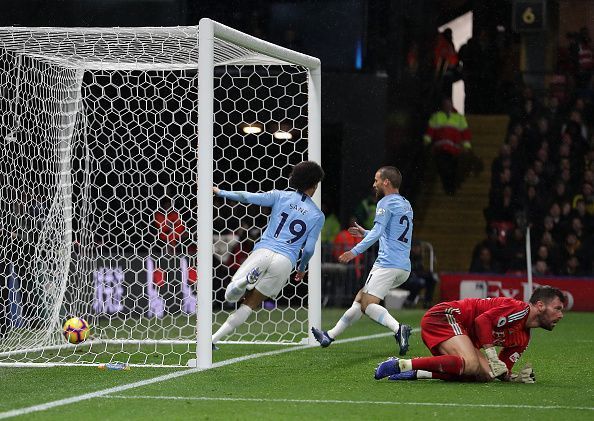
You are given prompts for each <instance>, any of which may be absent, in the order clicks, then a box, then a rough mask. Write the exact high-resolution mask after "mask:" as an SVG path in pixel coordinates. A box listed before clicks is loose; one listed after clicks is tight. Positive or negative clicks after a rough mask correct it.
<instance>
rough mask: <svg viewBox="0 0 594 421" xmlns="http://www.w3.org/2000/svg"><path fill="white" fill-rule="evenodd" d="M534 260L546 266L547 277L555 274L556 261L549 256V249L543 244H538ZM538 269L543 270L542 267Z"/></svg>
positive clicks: (556, 268) (556, 269)
mask: <svg viewBox="0 0 594 421" xmlns="http://www.w3.org/2000/svg"><path fill="white" fill-rule="evenodd" d="M535 260H536V261H537V262H538V261H542V262H544V263H545V264H546V271H547V275H550V274H552V273H556V272H557V271H558V269H559V268H558V264H559V262H558V261H555V259H554V258H553V256H551V254H550V252H549V248H548V247H547V246H545V245H544V244H540V245H539V246H538V249H537V250H536V256H535ZM539 269H543V268H542V267H541V268H539Z"/></svg>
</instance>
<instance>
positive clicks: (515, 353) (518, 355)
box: [509, 352, 520, 363]
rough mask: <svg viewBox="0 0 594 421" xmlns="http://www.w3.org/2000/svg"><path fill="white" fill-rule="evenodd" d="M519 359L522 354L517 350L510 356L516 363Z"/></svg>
mask: <svg viewBox="0 0 594 421" xmlns="http://www.w3.org/2000/svg"><path fill="white" fill-rule="evenodd" d="M519 359H520V354H518V353H517V352H514V353H513V354H511V355H510V356H509V360H510V361H511V362H514V363H515V362H518V360H519Z"/></svg>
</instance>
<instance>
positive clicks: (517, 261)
mask: <svg viewBox="0 0 594 421" xmlns="http://www.w3.org/2000/svg"><path fill="white" fill-rule="evenodd" d="M506 255H507V258H506V262H507V265H506V266H507V272H511V273H525V272H526V235H525V228H520V227H515V228H514V230H513V232H512V235H511V237H510V239H509V241H508V243H507V247H506Z"/></svg>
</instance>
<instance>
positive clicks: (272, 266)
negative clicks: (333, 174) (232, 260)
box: [212, 161, 324, 346]
mask: <svg viewBox="0 0 594 421" xmlns="http://www.w3.org/2000/svg"><path fill="white" fill-rule="evenodd" d="M323 178H324V170H322V167H320V165H318V164H317V163H315V162H312V161H304V162H301V163H299V164H297V165H295V166H294V167H293V171H292V172H291V175H290V177H289V186H290V187H292V188H294V189H295V190H296V191H279V190H272V191H269V192H266V193H249V192H245V191H237V192H230V191H225V190H221V189H219V188H217V187H213V189H212V190H213V193H214V194H215V195H217V196H220V197H223V198H226V199H231V200H235V201H238V202H241V203H251V204H255V205H259V206H266V207H270V208H272V210H271V213H270V221H269V223H268V227H267V228H266V230H265V231H264V233H263V234H262V237H261V238H260V241H259V242H258V243H256V245H255V246H254V250H253V252H252V253H251V254H250V256H249V257H248V258H247V259H246V260H245V261H244V262H243V264H242V265H241V266H240V268H239V269H238V270H237V272H236V273H235V275H234V276H233V278H232V280H231V282H230V283H229V285H228V286H227V289H226V291H225V299H226V300H227V301H229V302H231V303H235V302H238V301H239V300H240V299H241V298H242V297H243V296H244V295H245V300H244V301H243V302H242V304H241V305H240V306H239V308H238V309H237V310H236V311H235V312H234V313H233V314H231V315H230V316H229V317H228V318H227V320H226V321H225V323H223V324H222V325H221V327H220V328H219V330H217V331H216V333H215V334H214V335H213V336H212V343H213V346H214V344H216V343H217V342H218V341H219V340H220V339H221V338H222V337H223V336H225V335H228V334H229V333H231V332H233V331H234V330H235V329H236V328H237V327H238V326H239V325H241V324H242V323H243V322H245V321H246V320H247V318H248V317H249V316H250V314H251V313H252V311H253V310H254V309H256V308H257V307H259V306H260V305H261V304H262V301H264V299H266V298H267V297H270V298H274V297H276V296H277V295H278V293H279V292H280V291H281V290H282V289H283V287H284V286H285V285H286V283H287V282H288V280H289V277H290V275H291V271H292V270H293V267H295V264H296V262H297V258H298V256H299V252H300V251H301V249H303V252H302V255H301V261H300V263H299V267H298V268H297V274H296V275H295V280H296V281H300V280H302V279H303V277H304V276H305V268H306V267H307V263H308V262H309V259H310V258H311V256H312V255H313V252H314V247H315V244H316V241H317V239H318V236H319V235H320V231H321V230H322V226H323V225H324V214H323V213H322V211H321V210H320V209H319V208H318V207H317V206H316V204H315V203H314V202H313V200H312V198H311V197H312V196H313V194H314V192H315V191H316V189H317V188H318V184H319V183H320V181H322V179H323ZM246 291H247V293H246Z"/></svg>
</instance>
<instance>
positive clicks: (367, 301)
mask: <svg viewBox="0 0 594 421" xmlns="http://www.w3.org/2000/svg"><path fill="white" fill-rule="evenodd" d="M379 302H380V300H379V298H376V297H374V296H370V295H368V294H363V297H361V312H363V313H365V311H366V310H367V307H369V306H370V305H371V304H379Z"/></svg>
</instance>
